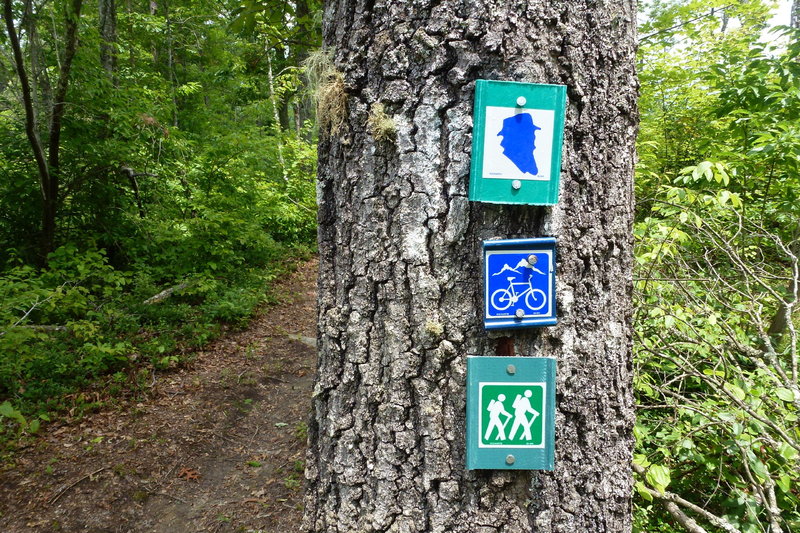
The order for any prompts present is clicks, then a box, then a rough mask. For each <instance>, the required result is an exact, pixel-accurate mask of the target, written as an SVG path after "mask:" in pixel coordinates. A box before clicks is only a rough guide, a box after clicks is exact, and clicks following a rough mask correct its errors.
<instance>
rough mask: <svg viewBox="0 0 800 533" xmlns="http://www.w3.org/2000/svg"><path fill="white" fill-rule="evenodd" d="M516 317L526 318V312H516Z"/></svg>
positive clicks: (520, 310)
mask: <svg viewBox="0 0 800 533" xmlns="http://www.w3.org/2000/svg"><path fill="white" fill-rule="evenodd" d="M514 316H516V317H517V318H525V311H523V310H522V309H517V310H516V311H514Z"/></svg>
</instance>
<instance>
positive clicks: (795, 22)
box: [789, 0, 800, 29]
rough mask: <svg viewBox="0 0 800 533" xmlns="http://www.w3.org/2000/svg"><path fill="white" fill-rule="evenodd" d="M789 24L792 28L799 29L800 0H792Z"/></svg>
mask: <svg viewBox="0 0 800 533" xmlns="http://www.w3.org/2000/svg"><path fill="white" fill-rule="evenodd" d="M789 24H790V25H791V27H792V28H794V29H800V0H794V2H792V18H791V21H790V23H789Z"/></svg>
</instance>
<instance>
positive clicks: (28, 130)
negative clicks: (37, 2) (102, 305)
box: [3, 0, 54, 261]
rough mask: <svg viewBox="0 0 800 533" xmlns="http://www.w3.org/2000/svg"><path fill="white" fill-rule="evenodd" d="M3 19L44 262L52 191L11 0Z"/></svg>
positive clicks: (48, 249) (6, 6) (8, 0)
mask: <svg viewBox="0 0 800 533" xmlns="http://www.w3.org/2000/svg"><path fill="white" fill-rule="evenodd" d="M3 18H4V19H5V22H6V31H7V33H8V39H9V42H10V43H11V50H12V53H13V55H14V66H15V67H16V71H17V77H18V78H19V83H20V90H21V92H22V106H23V108H24V109H25V134H26V135H27V137H28V142H29V144H30V145H31V150H32V151H33V158H34V160H35V161H36V168H37V170H38V172H39V188H40V189H41V192H42V204H43V210H42V211H43V216H42V235H43V236H42V244H41V250H40V253H41V256H42V260H43V261H44V257H46V255H47V253H48V252H49V251H50V248H51V246H52V245H51V244H50V245H48V242H47V239H48V235H51V234H54V231H52V230H50V228H48V225H47V220H48V218H47V216H46V215H45V213H46V212H47V206H48V199H49V198H50V194H51V191H52V185H51V182H52V177H51V175H50V169H49V168H48V165H47V160H46V158H45V153H44V147H43V145H42V142H41V140H40V139H39V134H38V132H37V130H36V114H35V112H34V107H33V95H32V91H31V84H30V80H29V78H28V73H27V71H26V70H25V63H24V60H23V58H22V48H21V47H20V42H19V36H18V34H17V30H16V28H15V27H14V12H13V10H12V6H11V0H3ZM53 229H54V228H53ZM49 231H52V233H48V232H49Z"/></svg>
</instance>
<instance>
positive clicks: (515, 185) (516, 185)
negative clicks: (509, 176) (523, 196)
mask: <svg viewBox="0 0 800 533" xmlns="http://www.w3.org/2000/svg"><path fill="white" fill-rule="evenodd" d="M521 187H522V182H521V181H519V180H514V181H512V182H511V188H512V189H514V190H515V191H518V190H520V188H521Z"/></svg>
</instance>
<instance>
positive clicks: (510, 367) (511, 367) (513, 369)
mask: <svg viewBox="0 0 800 533" xmlns="http://www.w3.org/2000/svg"><path fill="white" fill-rule="evenodd" d="M506 372H508V373H509V374H511V375H512V376H513V375H514V374H516V373H517V367H515V366H514V365H508V366H507V367H506Z"/></svg>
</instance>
